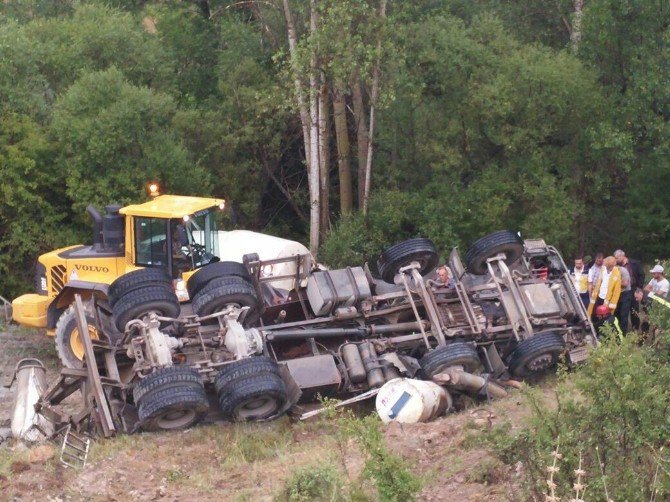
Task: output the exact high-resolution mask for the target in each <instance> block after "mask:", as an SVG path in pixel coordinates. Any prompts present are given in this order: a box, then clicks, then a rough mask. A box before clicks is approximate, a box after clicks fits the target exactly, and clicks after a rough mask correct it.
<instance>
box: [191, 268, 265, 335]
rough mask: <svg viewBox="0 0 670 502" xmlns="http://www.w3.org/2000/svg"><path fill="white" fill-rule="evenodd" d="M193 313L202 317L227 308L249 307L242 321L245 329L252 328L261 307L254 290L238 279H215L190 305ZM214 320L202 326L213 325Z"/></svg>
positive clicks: (258, 317)
mask: <svg viewBox="0 0 670 502" xmlns="http://www.w3.org/2000/svg"><path fill="white" fill-rule="evenodd" d="M191 305H192V307H193V312H195V313H196V314H197V315H198V316H200V317H204V316H207V315H209V314H213V313H215V312H219V311H221V310H224V309H225V308H226V307H227V306H229V305H233V306H237V307H249V311H248V312H247V316H246V317H245V319H244V322H243V325H244V326H245V327H248V326H253V325H254V324H256V323H257V322H258V319H260V316H261V306H260V303H259V301H258V298H257V297H256V290H254V288H253V286H252V285H251V284H249V283H248V282H247V281H245V280H244V279H242V278H240V277H217V278H216V279H212V280H211V281H210V282H209V284H207V286H205V287H204V288H202V289H201V290H200V291H199V292H198V294H197V295H195V297H194V298H193V301H192V303H191ZM214 323H216V319H209V320H207V321H204V322H203V324H214Z"/></svg>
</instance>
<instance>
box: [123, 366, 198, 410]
mask: <svg viewBox="0 0 670 502" xmlns="http://www.w3.org/2000/svg"><path fill="white" fill-rule="evenodd" d="M196 384H197V385H200V384H202V378H201V377H200V373H198V372H197V371H196V370H194V369H193V368H189V367H185V366H170V367H168V368H161V369H159V370H157V371H154V372H153V373H151V374H150V375H147V376H145V377H144V378H142V379H141V380H140V381H139V382H138V383H137V385H135V387H133V399H134V401H135V403H136V404H137V403H139V402H140V401H141V400H142V398H143V397H144V396H145V395H146V394H148V393H150V392H154V391H158V390H161V389H167V388H172V387H173V386H182V385H186V386H194V387H195V386H196Z"/></svg>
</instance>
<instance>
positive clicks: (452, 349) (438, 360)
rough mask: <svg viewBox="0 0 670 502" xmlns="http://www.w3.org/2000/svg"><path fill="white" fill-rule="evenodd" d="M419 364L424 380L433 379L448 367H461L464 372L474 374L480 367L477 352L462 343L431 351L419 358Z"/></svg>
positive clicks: (470, 346)
mask: <svg viewBox="0 0 670 502" xmlns="http://www.w3.org/2000/svg"><path fill="white" fill-rule="evenodd" d="M419 364H420V365H421V369H422V370H423V373H424V375H425V376H426V378H433V377H434V376H435V375H437V374H439V373H441V372H442V371H444V370H445V369H447V368H448V367H450V366H462V367H463V370H464V371H467V372H468V373H474V372H475V371H477V370H478V369H479V368H480V367H481V365H482V363H481V361H480V360H479V356H478V355H477V350H476V349H475V348H474V347H473V346H472V345H470V344H467V343H462V342H455V343H452V344H450V345H446V346H444V347H437V348H436V349H434V350H431V351H430V352H428V354H426V355H425V356H423V357H422V358H421V360H420V361H419Z"/></svg>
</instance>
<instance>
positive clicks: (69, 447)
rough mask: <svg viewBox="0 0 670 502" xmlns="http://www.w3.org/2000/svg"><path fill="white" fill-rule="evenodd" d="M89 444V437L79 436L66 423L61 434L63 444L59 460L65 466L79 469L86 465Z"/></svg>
mask: <svg viewBox="0 0 670 502" xmlns="http://www.w3.org/2000/svg"><path fill="white" fill-rule="evenodd" d="M90 446H91V440H90V439H89V438H85V437H80V436H78V435H77V434H75V433H74V432H73V431H72V426H71V425H69V424H68V426H67V429H66V430H65V434H63V444H62V445H61V449H60V461H61V464H63V465H64V466H66V467H72V468H73V469H81V468H83V467H84V466H85V465H86V460H87V459H88V450H89V448H90Z"/></svg>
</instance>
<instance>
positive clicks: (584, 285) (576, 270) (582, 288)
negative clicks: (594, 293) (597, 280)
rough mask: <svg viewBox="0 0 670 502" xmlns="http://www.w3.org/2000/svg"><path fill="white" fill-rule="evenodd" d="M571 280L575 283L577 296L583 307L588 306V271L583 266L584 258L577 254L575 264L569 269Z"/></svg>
mask: <svg viewBox="0 0 670 502" xmlns="http://www.w3.org/2000/svg"><path fill="white" fill-rule="evenodd" d="M570 275H571V276H572V281H573V283H574V285H575V289H576V290H577V293H579V297H580V298H581V299H582V303H584V306H585V307H588V306H589V288H588V271H587V270H586V267H585V266H584V259H583V258H582V257H581V256H579V257H577V258H575V266H574V267H572V270H570Z"/></svg>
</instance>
